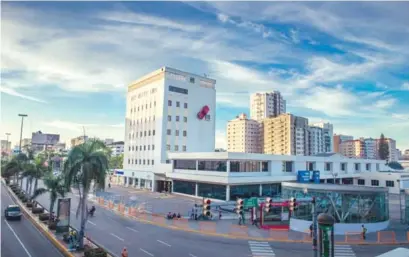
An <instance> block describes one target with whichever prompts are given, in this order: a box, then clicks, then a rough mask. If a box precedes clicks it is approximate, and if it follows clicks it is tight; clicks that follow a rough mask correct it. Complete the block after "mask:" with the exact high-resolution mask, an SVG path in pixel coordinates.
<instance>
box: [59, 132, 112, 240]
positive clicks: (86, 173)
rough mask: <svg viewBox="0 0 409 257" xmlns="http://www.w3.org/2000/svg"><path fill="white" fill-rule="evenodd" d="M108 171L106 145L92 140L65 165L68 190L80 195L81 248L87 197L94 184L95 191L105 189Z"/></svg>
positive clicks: (75, 152) (81, 146)
mask: <svg viewBox="0 0 409 257" xmlns="http://www.w3.org/2000/svg"><path fill="white" fill-rule="evenodd" d="M107 171H108V157H107V152H106V147H105V144H104V143H103V142H102V141H100V140H97V139H90V140H88V141H86V142H85V143H83V144H81V145H78V146H75V147H74V148H73V149H72V150H71V151H70V153H69V154H68V158H67V160H66V162H65V163H64V171H63V173H64V176H65V185H66V188H67V190H69V189H70V188H71V187H75V188H76V189H77V190H78V194H79V198H80V201H79V204H78V207H77V212H76V217H77V218H78V216H79V213H81V228H80V232H79V246H80V247H81V248H82V247H83V245H84V242H83V240H84V233H85V225H86V223H87V219H88V207H87V196H88V193H89V192H90V190H91V186H92V184H93V185H94V187H95V189H104V188H105V177H106V174H107Z"/></svg>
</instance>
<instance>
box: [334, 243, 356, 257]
mask: <svg viewBox="0 0 409 257" xmlns="http://www.w3.org/2000/svg"><path fill="white" fill-rule="evenodd" d="M334 254H335V257H356V254H355V252H354V250H352V248H351V246H350V245H335V246H334Z"/></svg>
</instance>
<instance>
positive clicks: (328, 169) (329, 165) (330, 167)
mask: <svg viewBox="0 0 409 257" xmlns="http://www.w3.org/2000/svg"><path fill="white" fill-rule="evenodd" d="M325 171H332V163H331V162H326V163H325Z"/></svg>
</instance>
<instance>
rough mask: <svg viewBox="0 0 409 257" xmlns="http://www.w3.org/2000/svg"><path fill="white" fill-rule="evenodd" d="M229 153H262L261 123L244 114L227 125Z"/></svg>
mask: <svg viewBox="0 0 409 257" xmlns="http://www.w3.org/2000/svg"><path fill="white" fill-rule="evenodd" d="M226 136H227V151H228V152H241V153H261V142H260V136H261V135H260V123H258V122H257V121H255V120H251V119H248V118H247V115H246V114H244V113H242V114H240V115H239V116H237V118H236V119H234V120H230V121H229V122H228V123H227V133H226Z"/></svg>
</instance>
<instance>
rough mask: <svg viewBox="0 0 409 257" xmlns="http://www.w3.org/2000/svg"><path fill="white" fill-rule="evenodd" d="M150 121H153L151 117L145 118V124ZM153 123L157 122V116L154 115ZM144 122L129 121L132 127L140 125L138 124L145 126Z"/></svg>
mask: <svg viewBox="0 0 409 257" xmlns="http://www.w3.org/2000/svg"><path fill="white" fill-rule="evenodd" d="M148 121H151V117H145V123H146V122H148ZM152 121H155V115H153V116H152ZM143 123H144V122H143V121H142V119H140V120H139V119H137V120H133V121H132V120H130V121H129V125H130V126H131V127H132V126H135V125H138V124H143Z"/></svg>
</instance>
